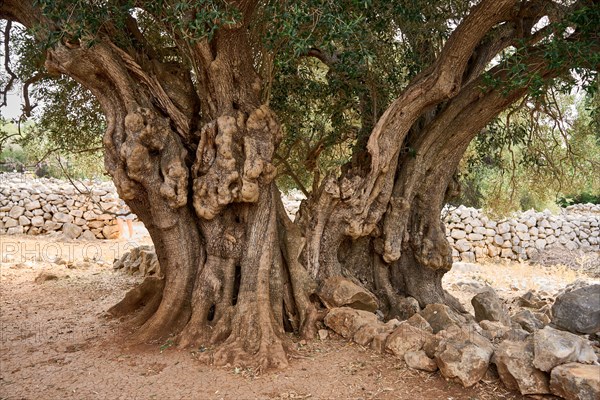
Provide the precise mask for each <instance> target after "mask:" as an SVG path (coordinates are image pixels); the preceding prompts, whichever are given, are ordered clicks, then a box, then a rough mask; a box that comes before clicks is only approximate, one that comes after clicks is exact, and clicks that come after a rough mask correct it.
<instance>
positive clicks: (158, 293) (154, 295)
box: [107, 276, 165, 322]
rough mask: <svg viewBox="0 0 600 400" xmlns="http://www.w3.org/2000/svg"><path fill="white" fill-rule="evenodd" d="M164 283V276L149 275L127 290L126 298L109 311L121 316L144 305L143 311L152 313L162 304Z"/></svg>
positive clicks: (116, 316) (113, 314) (117, 316)
mask: <svg viewBox="0 0 600 400" xmlns="http://www.w3.org/2000/svg"><path fill="white" fill-rule="evenodd" d="M164 285H165V280H164V279H163V278H160V277H155V276H149V277H147V278H146V279H144V281H143V282H142V283H141V284H140V285H138V286H136V287H135V288H133V289H131V290H130V291H129V292H127V294H125V298H124V299H123V300H121V301H120V302H118V303H117V304H115V305H114V306H112V307H111V308H109V309H108V311H107V312H108V314H109V315H110V316H112V317H114V318H119V317H123V316H125V315H129V314H131V313H133V312H135V311H137V310H138V309H139V308H141V307H143V310H142V313H149V314H150V315H152V314H153V313H154V312H155V311H156V309H157V308H158V305H159V304H160V301H161V299H162V291H163V287H164ZM150 315H149V316H150ZM149 316H148V317H149ZM146 319H147V318H146ZM144 322H145V321H144Z"/></svg>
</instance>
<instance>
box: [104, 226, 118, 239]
mask: <svg viewBox="0 0 600 400" xmlns="http://www.w3.org/2000/svg"><path fill="white" fill-rule="evenodd" d="M102 235H104V237H105V238H107V239H118V238H119V227H118V226H117V225H106V226H105V227H104V228H102Z"/></svg>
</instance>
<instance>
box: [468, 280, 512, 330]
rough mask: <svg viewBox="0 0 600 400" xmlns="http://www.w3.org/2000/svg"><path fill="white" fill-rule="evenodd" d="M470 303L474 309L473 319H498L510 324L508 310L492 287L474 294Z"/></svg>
mask: <svg viewBox="0 0 600 400" xmlns="http://www.w3.org/2000/svg"><path fill="white" fill-rule="evenodd" d="M471 304H472V305H473V309H474V310H475V320H476V321H477V322H480V321H483V320H488V321H498V322H501V323H502V324H504V325H507V326H510V318H509V317H508V312H507V310H506V309H505V307H504V304H502V301H501V300H500V298H499V297H498V295H497V294H496V292H495V291H494V289H492V288H487V289H486V290H484V291H483V292H481V293H478V294H476V295H475V296H474V297H473V298H472V299H471Z"/></svg>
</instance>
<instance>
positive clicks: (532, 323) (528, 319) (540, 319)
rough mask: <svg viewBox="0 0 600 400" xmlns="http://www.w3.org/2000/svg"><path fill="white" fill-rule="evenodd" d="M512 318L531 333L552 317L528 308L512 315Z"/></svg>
mask: <svg viewBox="0 0 600 400" xmlns="http://www.w3.org/2000/svg"><path fill="white" fill-rule="evenodd" d="M512 320H513V321H514V322H515V323H517V324H519V325H520V326H521V327H522V328H523V329H524V330H526V331H527V332H530V333H531V332H534V331H536V330H538V329H542V328H543V327H544V326H545V325H547V324H548V323H549V322H550V319H549V318H548V316H546V315H545V314H543V313H534V312H532V311H531V310H528V309H522V310H519V311H517V312H516V313H515V315H513V316H512Z"/></svg>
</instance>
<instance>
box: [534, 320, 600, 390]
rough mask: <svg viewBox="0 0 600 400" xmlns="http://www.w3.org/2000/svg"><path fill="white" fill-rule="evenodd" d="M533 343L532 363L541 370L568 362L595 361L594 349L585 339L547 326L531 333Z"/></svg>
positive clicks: (599, 377)
mask: <svg viewBox="0 0 600 400" xmlns="http://www.w3.org/2000/svg"><path fill="white" fill-rule="evenodd" d="M533 345H534V354H535V357H534V359H533V364H534V365H535V367H536V368H538V369H540V370H542V371H547V372H549V371H550V370H551V369H552V368H554V367H556V366H557V365H561V364H566V363H569V362H579V363H584V364H592V363H594V362H596V361H597V357H596V354H595V353H594V349H593V348H592V346H590V344H589V343H588V342H587V340H585V339H583V338H581V337H579V336H577V335H574V334H572V333H569V332H564V331H559V330H557V329H554V328H551V327H549V326H546V327H545V328H544V329H540V330H539V331H536V332H535V333H534V334H533ZM598 379H600V376H598Z"/></svg>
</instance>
